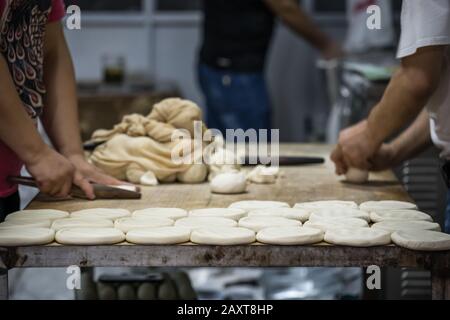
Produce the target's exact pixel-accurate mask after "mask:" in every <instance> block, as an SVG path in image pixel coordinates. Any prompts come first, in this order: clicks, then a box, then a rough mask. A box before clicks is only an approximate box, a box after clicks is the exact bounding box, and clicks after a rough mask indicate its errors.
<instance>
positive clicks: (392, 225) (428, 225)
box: [372, 220, 441, 232]
mask: <svg viewBox="0 0 450 320" xmlns="http://www.w3.org/2000/svg"><path fill="white" fill-rule="evenodd" d="M372 228H375V229H383V230H386V231H389V232H395V231H403V230H405V231H408V230H429V231H438V232H439V231H441V226H440V225H439V224H437V223H434V222H428V221H396V220H387V221H382V222H378V223H375V224H374V225H373V226H372Z"/></svg>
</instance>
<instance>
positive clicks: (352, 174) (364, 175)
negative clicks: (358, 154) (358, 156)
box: [345, 168, 369, 184]
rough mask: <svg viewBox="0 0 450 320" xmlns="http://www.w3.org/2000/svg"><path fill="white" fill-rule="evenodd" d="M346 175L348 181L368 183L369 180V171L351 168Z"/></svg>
mask: <svg viewBox="0 0 450 320" xmlns="http://www.w3.org/2000/svg"><path fill="white" fill-rule="evenodd" d="M345 177H346V179H347V181H348V182H351V183H359V184H362V183H366V182H367V180H369V171H367V170H361V169H356V168H350V169H348V171H347V173H346V174H345Z"/></svg>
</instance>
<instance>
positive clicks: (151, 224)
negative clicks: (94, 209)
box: [114, 217, 173, 233]
mask: <svg viewBox="0 0 450 320" xmlns="http://www.w3.org/2000/svg"><path fill="white" fill-rule="evenodd" d="M169 226H173V220H171V219H167V218H132V217H127V218H120V219H117V220H116V221H115V222H114V228H116V229H119V230H121V231H122V232H124V233H127V232H128V231H131V230H133V229H142V228H159V227H169Z"/></svg>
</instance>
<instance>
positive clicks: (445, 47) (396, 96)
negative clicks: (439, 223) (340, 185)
mask: <svg viewBox="0 0 450 320" xmlns="http://www.w3.org/2000/svg"><path fill="white" fill-rule="evenodd" d="M401 25H402V34H401V38H400V44H399V50H398V58H400V59H401V66H400V69H399V70H398V71H397V72H396V73H395V75H394V76H393V78H392V80H391V82H390V84H389V86H388V88H387V89H386V91H385V93H384V96H383V98H382V99H381V101H380V102H379V103H378V104H377V105H376V106H375V107H374V108H373V110H372V111H371V112H370V115H369V117H368V118H367V119H366V120H364V121H362V122H360V123H358V124H357V125H355V126H353V127H350V128H348V129H345V130H344V131H342V132H341V134H340V137H339V143H338V145H337V147H336V148H335V150H334V151H333V153H332V155H331V159H332V160H333V161H334V163H335V165H336V173H337V174H339V175H341V174H345V173H346V172H347V170H348V168H350V167H355V168H360V169H366V170H373V171H377V170H384V169H388V168H391V167H394V166H396V165H398V164H400V163H401V162H403V161H405V160H407V159H409V158H412V157H414V156H415V155H417V154H419V153H420V152H421V151H423V150H425V149H426V148H427V147H429V146H430V145H431V144H432V142H434V144H435V145H436V146H437V147H439V148H440V149H441V150H442V153H441V157H442V159H443V161H444V162H445V163H446V164H445V165H444V168H446V169H445V171H446V172H447V178H446V180H447V183H449V181H448V171H449V170H448V169H449V166H450V165H449V163H450V162H449V161H450V2H449V1H448V0H429V1H426V2H423V1H415V0H404V1H403V8H402V17H401ZM411 122H412V125H410V126H409V127H408V128H407V129H406V130H405V131H403V132H402V133H400V134H399V135H398V136H397V137H396V138H395V139H394V140H392V141H390V142H387V141H388V139H389V138H390V137H392V136H393V135H395V134H398V133H399V132H401V130H402V129H403V128H404V127H405V126H407V125H408V124H410V123H411ZM449 188H450V184H449ZM449 201H450V192H449ZM445 230H446V232H447V233H450V202H449V206H448V209H447V213H446V225H445Z"/></svg>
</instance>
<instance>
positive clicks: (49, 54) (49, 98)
mask: <svg viewBox="0 0 450 320" xmlns="http://www.w3.org/2000/svg"><path fill="white" fill-rule="evenodd" d="M46 37H47V39H46V43H47V44H48V46H47V50H46V55H45V61H44V66H45V67H44V73H45V85H46V88H47V95H46V97H45V110H44V115H43V117H42V120H43V124H44V126H45V129H46V131H47V134H48V135H49V137H50V139H51V140H52V142H53V144H54V145H55V148H56V149H57V150H58V151H59V152H60V153H61V154H63V155H65V156H66V157H70V156H74V155H83V149H82V146H81V137H80V128H79V124H78V121H79V120H78V105H77V92H76V84H75V73H74V69H73V64H72V59H71V57H70V54H69V50H68V48H67V44H66V42H65V39H64V34H63V31H62V27H61V25H60V24H59V23H52V24H50V25H49V26H48V30H47V34H46Z"/></svg>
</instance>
